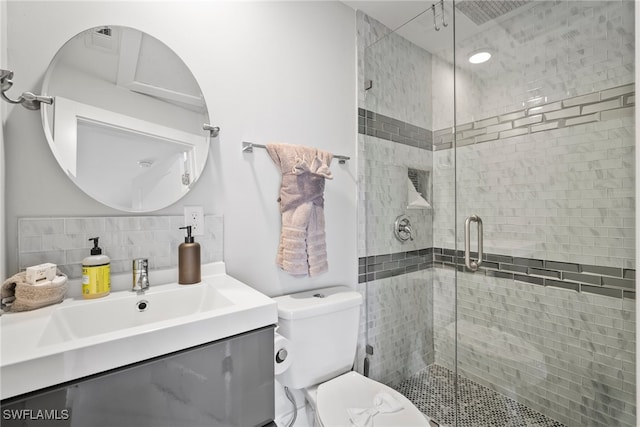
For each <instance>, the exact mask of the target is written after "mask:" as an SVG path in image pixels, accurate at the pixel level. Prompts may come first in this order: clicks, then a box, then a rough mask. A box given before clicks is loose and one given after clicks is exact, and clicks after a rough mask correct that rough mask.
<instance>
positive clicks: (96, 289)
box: [82, 237, 111, 299]
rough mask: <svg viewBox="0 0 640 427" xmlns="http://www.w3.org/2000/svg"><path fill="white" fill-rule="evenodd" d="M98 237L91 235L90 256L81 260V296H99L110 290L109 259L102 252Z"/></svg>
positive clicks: (107, 293)
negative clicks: (91, 246)
mask: <svg viewBox="0 0 640 427" xmlns="http://www.w3.org/2000/svg"><path fill="white" fill-rule="evenodd" d="M98 239H99V238H98V237H92V238H91V239H89V240H93V248H91V256H88V257H86V258H85V259H83V260H82V296H83V298H85V299H91V298H100V297H104V296H107V295H109V292H111V259H110V258H109V257H108V256H106V255H103V254H102V249H101V248H100V247H98Z"/></svg>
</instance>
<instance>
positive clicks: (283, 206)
mask: <svg viewBox="0 0 640 427" xmlns="http://www.w3.org/2000/svg"><path fill="white" fill-rule="evenodd" d="M267 151H268V152H269V155H270V156H271V159H272V160H273V161H274V163H275V164H276V166H277V167H278V168H279V169H280V172H281V173H282V184H281V185H280V197H279V198H278V201H279V202H280V212H281V213H282V232H281V234H280V244H279V246H278V255H277V257H276V263H277V264H278V266H279V267H280V268H282V269H283V270H284V271H286V272H287V273H290V274H292V275H295V276H306V275H309V276H316V275H318V274H321V273H324V272H326V271H327V270H328V269H329V266H328V264H327V245H326V242H325V232H324V183H325V179H333V176H332V175H331V171H330V170H329V165H330V164H331V160H332V159H333V154H331V153H329V152H327V151H323V150H318V149H317V148H310V147H303V146H300V145H292V144H267Z"/></svg>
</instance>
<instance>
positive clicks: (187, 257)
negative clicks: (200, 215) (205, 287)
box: [178, 225, 200, 285]
mask: <svg viewBox="0 0 640 427" xmlns="http://www.w3.org/2000/svg"><path fill="white" fill-rule="evenodd" d="M185 229H186V230H187V237H185V238H184V243H180V246H178V283H179V284H181V285H192V284H194V283H199V282H200V244H199V243H198V242H195V241H194V239H193V236H192V235H191V226H190V225H187V226H186V227H180V230H185Z"/></svg>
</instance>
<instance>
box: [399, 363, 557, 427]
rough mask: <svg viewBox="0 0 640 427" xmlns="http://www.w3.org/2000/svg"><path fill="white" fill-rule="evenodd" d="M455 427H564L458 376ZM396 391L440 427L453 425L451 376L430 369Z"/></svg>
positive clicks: (436, 368) (440, 369)
mask: <svg viewBox="0 0 640 427" xmlns="http://www.w3.org/2000/svg"><path fill="white" fill-rule="evenodd" d="M458 386H459V390H460V394H459V398H460V402H459V405H458V406H459V408H460V411H459V413H458V419H457V427H565V426H564V424H561V423H559V422H557V421H554V420H552V419H550V418H548V417H546V416H544V415H542V414H540V413H539V412H536V411H534V410H532V409H530V408H527V407H526V406H524V405H522V404H520V403H518V402H516V401H515V400H513V399H510V398H508V397H505V396H502V395H501V394H498V393H496V392H495V391H493V390H490V389H488V388H486V387H484V386H481V385H480V384H477V383H475V382H473V381H471V380H469V379H467V378H464V377H462V376H460V375H458ZM396 389H397V390H398V391H399V392H400V393H402V394H403V395H405V396H406V397H407V398H408V399H409V400H411V401H412V402H413V404H414V405H416V406H417V407H418V409H420V410H421V411H422V412H423V413H424V414H426V415H427V416H428V417H430V418H431V419H432V420H433V421H435V422H437V423H438V424H439V425H440V427H452V426H455V425H456V419H455V409H456V407H455V381H454V373H453V372H452V371H450V370H449V369H447V368H444V367H442V366H439V365H430V366H427V367H426V368H424V369H423V370H421V371H420V372H418V373H417V374H415V375H414V376H412V377H411V378H409V379H407V380H405V381H403V382H402V383H400V385H398V387H396Z"/></svg>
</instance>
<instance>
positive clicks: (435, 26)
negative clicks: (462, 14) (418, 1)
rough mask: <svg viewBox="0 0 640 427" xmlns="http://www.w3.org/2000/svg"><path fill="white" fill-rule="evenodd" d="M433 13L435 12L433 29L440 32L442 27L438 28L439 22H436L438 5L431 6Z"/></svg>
mask: <svg viewBox="0 0 640 427" xmlns="http://www.w3.org/2000/svg"><path fill="white" fill-rule="evenodd" d="M431 11H432V12H433V28H435V29H436V31H440V27H438V22H437V21H436V5H435V4H432V5H431Z"/></svg>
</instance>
